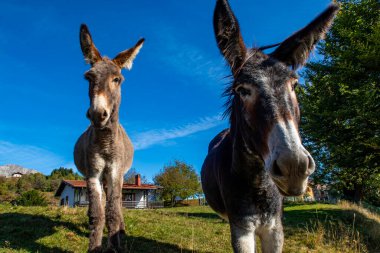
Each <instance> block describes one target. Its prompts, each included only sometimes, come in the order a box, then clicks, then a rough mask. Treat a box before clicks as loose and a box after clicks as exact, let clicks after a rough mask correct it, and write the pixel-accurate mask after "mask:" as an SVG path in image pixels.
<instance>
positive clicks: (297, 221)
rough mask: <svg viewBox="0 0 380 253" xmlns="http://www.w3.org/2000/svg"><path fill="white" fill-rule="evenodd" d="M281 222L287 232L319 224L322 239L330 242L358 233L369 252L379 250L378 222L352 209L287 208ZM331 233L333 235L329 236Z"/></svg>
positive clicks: (379, 224) (379, 228)
mask: <svg viewBox="0 0 380 253" xmlns="http://www.w3.org/2000/svg"><path fill="white" fill-rule="evenodd" d="M283 224H284V227H285V229H287V230H288V232H289V233H292V232H294V231H296V230H297V229H301V230H305V229H306V228H311V229H312V230H313V229H314V228H315V227H317V225H320V226H322V227H323V229H324V240H325V241H327V242H331V243H335V242H336V241H337V240H338V241H339V240H342V241H343V238H340V236H347V235H349V236H350V235H351V234H352V235H354V234H360V241H361V243H362V244H364V245H365V246H366V247H367V249H368V250H369V251H370V252H380V241H379V240H378V238H380V237H379V236H380V223H379V222H377V221H376V220H373V219H369V218H368V217H366V216H364V215H363V214H361V213H358V212H354V211H352V210H344V209H328V208H318V209H317V210H316V209H306V210H288V211H285V212H284V222H283ZM348 231H350V232H348ZM314 232H316V230H314ZM331 234H333V235H334V236H333V237H331ZM351 239H354V238H351Z"/></svg>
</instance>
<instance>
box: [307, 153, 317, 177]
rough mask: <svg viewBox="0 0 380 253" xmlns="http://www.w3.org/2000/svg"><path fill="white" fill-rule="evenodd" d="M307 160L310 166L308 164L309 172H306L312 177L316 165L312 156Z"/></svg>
mask: <svg viewBox="0 0 380 253" xmlns="http://www.w3.org/2000/svg"><path fill="white" fill-rule="evenodd" d="M307 159H308V160H307V161H308V164H307V171H306V173H307V174H309V175H310V174H311V173H313V172H314V170H315V163H314V160H313V158H312V157H311V156H310V155H309V156H307Z"/></svg>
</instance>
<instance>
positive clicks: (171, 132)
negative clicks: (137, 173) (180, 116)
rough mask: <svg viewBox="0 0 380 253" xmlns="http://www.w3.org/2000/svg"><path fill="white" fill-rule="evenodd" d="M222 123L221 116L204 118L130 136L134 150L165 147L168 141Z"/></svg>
mask: <svg viewBox="0 0 380 253" xmlns="http://www.w3.org/2000/svg"><path fill="white" fill-rule="evenodd" d="M223 123H224V122H223V121H222V120H221V116H220V115H217V116H213V117H204V118H200V119H199V120H197V121H195V122H192V123H188V124H185V125H183V126H179V127H175V128H171V129H154V130H149V131H146V132H143V133H139V134H136V135H134V136H132V140H133V144H134V148H135V150H142V149H147V148H149V147H151V146H153V145H156V144H161V145H165V144H166V143H168V141H170V140H173V139H177V138H182V137H185V136H189V135H191V134H195V133H198V132H201V131H205V130H208V129H211V128H213V127H216V126H219V125H221V124H223Z"/></svg>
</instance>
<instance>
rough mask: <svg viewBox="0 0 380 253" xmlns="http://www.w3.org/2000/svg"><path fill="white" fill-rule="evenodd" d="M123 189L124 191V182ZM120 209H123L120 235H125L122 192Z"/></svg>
mask: <svg viewBox="0 0 380 253" xmlns="http://www.w3.org/2000/svg"><path fill="white" fill-rule="evenodd" d="M121 189H122V192H123V183H122V184H121ZM120 210H121V219H120V235H125V223H124V216H123V193H121V197H120Z"/></svg>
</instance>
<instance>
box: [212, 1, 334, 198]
mask: <svg viewBox="0 0 380 253" xmlns="http://www.w3.org/2000/svg"><path fill="white" fill-rule="evenodd" d="M338 9H339V7H338V6H337V5H335V4H331V5H330V6H329V7H328V8H327V9H326V10H325V11H324V12H323V13H322V14H320V15H319V16H318V17H317V18H316V19H314V20H313V21H312V22H311V23H310V24H309V25H307V26H306V27H305V28H303V29H301V30H300V31H298V32H296V33H295V34H293V35H292V36H291V37H289V38H288V39H286V40H285V41H283V42H282V43H281V44H280V45H279V47H278V48H277V49H276V50H275V51H274V52H273V53H271V54H269V55H267V54H265V53H264V52H262V51H261V50H260V49H258V48H247V47H246V46H245V44H244V42H243V38H242V36H241V33H240V28H239V24H238V21H237V19H236V17H235V16H234V14H233V12H232V10H231V7H230V5H229V4H228V1H227V0H217V3H216V8H215V12H214V30H215V36H216V40H217V43H218V47H219V49H220V51H221V53H222V54H223V55H224V57H225V59H226V60H227V62H228V64H229V66H230V68H231V71H232V73H233V77H234V80H233V83H232V85H231V86H230V87H228V90H227V91H226V92H227V93H228V94H229V95H230V101H229V102H230V108H229V109H230V121H231V132H232V134H236V133H237V132H238V133H239V136H241V139H242V143H241V144H242V145H243V147H244V148H245V149H246V151H247V152H246V153H247V154H249V153H252V152H255V153H256V154H258V155H259V156H260V157H261V158H262V159H263V161H264V163H265V168H266V170H267V171H268V172H269V174H270V176H271V178H272V179H273V181H274V182H275V184H276V185H277V188H278V189H279V191H280V192H281V193H282V194H283V195H300V194H302V193H303V192H304V191H305V189H306V186H307V179H308V176H309V175H310V174H311V173H313V172H314V169H315V163H314V160H313V158H312V157H311V156H310V154H309V152H308V151H307V150H306V149H305V148H304V147H303V145H302V143H301V138H300V135H299V132H298V123H299V119H300V112H299V107H298V102H297V97H296V94H295V87H296V85H297V81H298V77H297V75H296V73H295V72H294V70H295V69H297V68H298V67H299V66H302V65H303V64H305V62H306V60H307V58H308V55H309V53H310V51H311V50H312V49H313V47H314V45H315V44H316V43H317V42H318V41H319V40H320V39H322V37H323V36H324V34H325V33H326V31H327V29H328V28H329V26H330V24H331V23H332V20H333V17H334V15H335V14H336V12H337V11H338Z"/></svg>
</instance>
